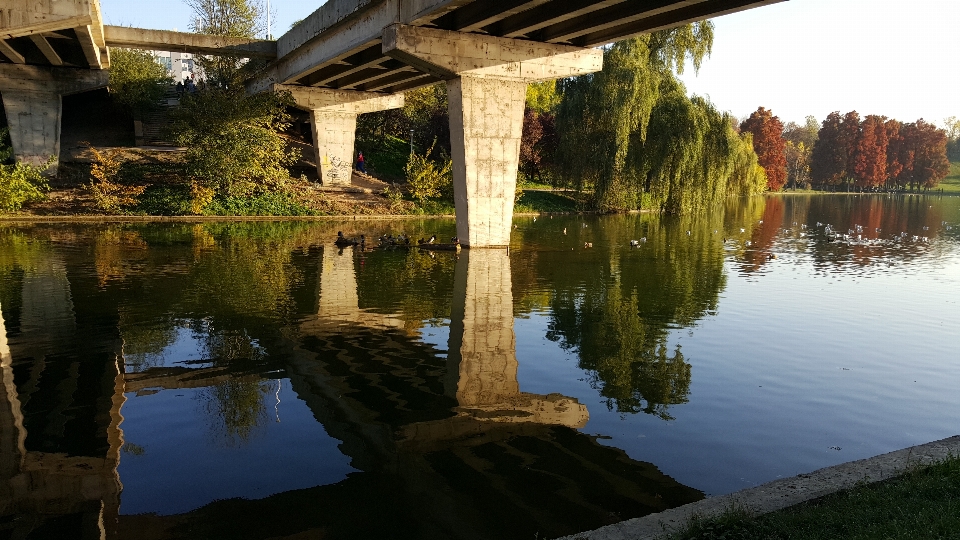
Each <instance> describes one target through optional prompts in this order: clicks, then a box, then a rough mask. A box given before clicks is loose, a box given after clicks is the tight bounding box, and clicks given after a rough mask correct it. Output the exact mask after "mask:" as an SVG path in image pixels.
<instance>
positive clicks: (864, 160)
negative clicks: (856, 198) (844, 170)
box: [853, 115, 887, 188]
mask: <svg viewBox="0 0 960 540" xmlns="http://www.w3.org/2000/svg"><path fill="white" fill-rule="evenodd" d="M885 120H886V118H885V117H883V116H876V115H869V116H867V117H866V118H864V119H863V122H861V123H860V137H859V140H858V141H857V147H856V151H855V152H854V155H853V178H854V179H855V180H856V183H857V186H858V187H861V188H873V187H879V186H882V185H883V183H884V182H885V181H886V179H887V129H886V126H885V125H884V121H885Z"/></svg>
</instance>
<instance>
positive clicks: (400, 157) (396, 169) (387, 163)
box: [357, 136, 410, 182]
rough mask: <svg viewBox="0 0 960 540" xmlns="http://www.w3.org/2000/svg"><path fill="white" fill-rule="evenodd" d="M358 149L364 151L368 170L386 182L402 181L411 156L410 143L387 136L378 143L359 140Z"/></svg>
mask: <svg viewBox="0 0 960 540" xmlns="http://www.w3.org/2000/svg"><path fill="white" fill-rule="evenodd" d="M357 151H358V152H363V157H364V159H365V160H366V165H367V170H368V171H370V172H371V173H373V174H374V175H375V176H376V177H377V178H380V179H381V180H384V181H386V182H398V181H402V180H403V179H404V178H405V177H406V173H405V172H404V168H405V167H406V166H407V159H408V158H409V157H410V143H409V142H408V141H404V140H403V139H398V138H396V137H391V136H387V137H385V138H384V139H383V140H381V141H378V142H377V143H376V144H373V143H370V142H365V141H364V142H361V141H357Z"/></svg>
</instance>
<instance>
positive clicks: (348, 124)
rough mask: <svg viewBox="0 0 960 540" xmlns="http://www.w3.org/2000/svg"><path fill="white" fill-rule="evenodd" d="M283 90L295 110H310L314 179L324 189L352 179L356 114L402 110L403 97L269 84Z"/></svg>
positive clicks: (345, 183)
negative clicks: (291, 97)
mask: <svg viewBox="0 0 960 540" xmlns="http://www.w3.org/2000/svg"><path fill="white" fill-rule="evenodd" d="M272 88H273V89H274V90H279V91H287V92H290V94H291V95H292V96H293V100H294V102H295V103H296V105H297V107H299V108H301V109H304V110H307V111H310V126H311V129H312V131H313V143H314V144H313V147H314V152H315V155H314V157H315V158H316V164H317V177H318V178H320V183H321V184H323V185H324V186H325V187H326V186H346V185H350V180H351V178H352V176H353V160H354V154H353V150H354V143H355V139H356V133H357V115H358V114H363V113H369V112H376V111H384V110H387V109H398V108H400V107H403V99H404V98H403V94H395V95H383V94H375V93H371V92H354V91H349V90H331V89H329V88H305V87H302V86H285V85H280V84H277V85H273V87H272Z"/></svg>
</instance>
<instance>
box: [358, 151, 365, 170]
mask: <svg viewBox="0 0 960 540" xmlns="http://www.w3.org/2000/svg"><path fill="white" fill-rule="evenodd" d="M357 170H358V171H360V172H362V173H363V174H367V169H366V167H365V166H364V161H363V152H360V155H358V156H357Z"/></svg>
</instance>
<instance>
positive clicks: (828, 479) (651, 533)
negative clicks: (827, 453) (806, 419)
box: [564, 435, 960, 540]
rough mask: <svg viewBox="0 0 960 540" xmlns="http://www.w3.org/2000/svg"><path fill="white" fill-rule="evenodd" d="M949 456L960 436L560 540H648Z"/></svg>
mask: <svg viewBox="0 0 960 540" xmlns="http://www.w3.org/2000/svg"><path fill="white" fill-rule="evenodd" d="M950 455H953V456H960V435H955V436H953V437H949V438H947V439H942V440H939V441H934V442H930V443H927V444H921V445H918V446H911V447H909V448H904V449H903V450H897V451H895V452H890V453H887V454H881V455H879V456H876V457H872V458H868V459H861V460H857V461H851V462H849V463H841V464H840V465H834V466H833V467H827V468H824V469H820V470H817V471H814V472H812V473H809V474H800V475H797V476H794V477H792V478H782V479H780V480H774V481H773V482H769V483H767V484H763V485H762V486H757V487H755V488H750V489H745V490H743V491H738V492H736V493H731V494H729V495H723V496H720V497H711V498H709V499H704V500H702V501H698V502H695V503H692V504H687V505H684V506H680V507H677V508H672V509H670V510H667V511H664V512H660V513H658V514H651V515H649V516H644V517H641V518H635V519H629V520H626V521H623V522H620V523H616V524H614V525H608V526H606V527H601V528H599V529H596V530H593V531H587V532H583V533H579V534H574V535H570V536H566V537H564V539H565V540H626V539H631V540H648V539H649V540H653V539H655V538H659V537H662V536H664V535H665V534H667V533H669V532H671V531H674V530H676V529H677V528H679V527H681V526H683V525H685V524H686V523H687V522H688V521H689V520H690V518H692V517H693V516H702V517H711V516H715V515H718V514H721V513H723V512H724V511H725V510H728V509H730V508H731V507H739V508H744V509H746V510H748V511H750V512H754V513H757V514H765V513H767V512H773V511H775V510H780V509H782V508H787V507H789V506H793V505H795V504H799V503H802V502H805V501H809V500H811V499H816V498H818V497H823V496H825V495H829V494H831V493H835V492H837V491H842V490H845V489H850V488H853V487H855V486H856V485H857V484H858V483H861V482H866V483H874V482H880V481H882V480H887V479H890V478H893V477H895V476H898V475H900V474H902V473H904V472H906V471H908V470H910V469H911V468H913V467H916V466H918V465H929V464H932V463H935V462H937V461H939V460H942V459H944V458H946V457H947V456H950Z"/></svg>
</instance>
